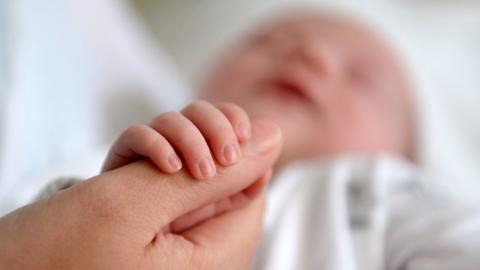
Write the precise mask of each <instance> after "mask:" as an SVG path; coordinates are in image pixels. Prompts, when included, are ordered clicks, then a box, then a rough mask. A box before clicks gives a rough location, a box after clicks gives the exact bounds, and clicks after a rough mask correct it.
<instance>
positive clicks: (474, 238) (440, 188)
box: [253, 157, 480, 270]
mask: <svg viewBox="0 0 480 270" xmlns="http://www.w3.org/2000/svg"><path fill="white" fill-rule="evenodd" d="M443 183H444V181H442V180H441V179H439V178H431V177H424V176H422V174H421V173H419V172H418V171H417V169H416V168H415V167H414V166H413V165H411V164H409V163H406V162H404V161H401V160H397V159H394V158H391V157H378V158H362V157H357V158H352V157H350V158H346V157H345V158H340V159H336V160H333V161H324V162H321V163H319V162H311V163H308V164H301V165H297V166H296V167H293V168H291V169H289V170H287V171H285V172H284V173H282V174H281V175H280V176H279V177H278V178H276V179H275V181H274V182H273V184H272V187H271V190H270V192H269V194H268V201H267V202H268V204H267V215H266V219H265V234H264V238H263V240H262V242H261V245H260V248H259V251H258V253H257V255H256V259H255V263H254V267H253V269H256V270H276V269H305V270H307V269H318V270H321V269H336V270H354V269H355V270H376V269H378V270H380V269H385V270H404V269H408V270H427V269H435V270H443V269H452V270H453V269H455V270H467V269H470V270H473V269H479V268H480V257H479V256H478V250H480V212H478V209H475V208H473V207H461V206H460V204H459V203H458V202H457V201H455V200H454V199H452V198H451V197H450V195H451V194H449V192H448V190H445V186H444V184H443Z"/></svg>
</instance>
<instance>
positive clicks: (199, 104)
mask: <svg viewBox="0 0 480 270" xmlns="http://www.w3.org/2000/svg"><path fill="white" fill-rule="evenodd" d="M182 113H183V115H185V116H186V117H187V118H188V119H190V121H192V123H193V124H195V126H196V127H197V128H198V129H199V130H200V132H201V133H202V134H203V137H205V139H206V140H207V142H208V144H209V145H210V149H211V150H212V152H213V154H214V156H215V159H216V160H217V161H218V163H220V164H221V165H224V166H225V165H231V164H233V163H235V162H237V160H238V159H239V158H240V146H239V144H238V140H237V137H236V135H235V132H234V130H233V128H232V125H231V124H230V122H229V121H228V119H227V117H225V115H224V114H223V113H222V112H221V111H220V110H219V109H217V108H216V107H215V106H213V105H212V104H210V103H208V102H205V101H196V102H194V103H192V104H190V105H189V106H187V107H186V108H185V109H184V110H183V111H182Z"/></svg>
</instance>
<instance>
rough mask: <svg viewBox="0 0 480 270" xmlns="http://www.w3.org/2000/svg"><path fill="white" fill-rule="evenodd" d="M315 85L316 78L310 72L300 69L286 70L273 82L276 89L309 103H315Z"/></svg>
mask: <svg viewBox="0 0 480 270" xmlns="http://www.w3.org/2000/svg"><path fill="white" fill-rule="evenodd" d="M314 84H315V81H314V78H312V76H310V74H309V73H308V72H306V71H303V70H300V69H288V70H285V71H284V72H283V73H281V75H280V76H279V77H277V78H276V79H273V80H272V85H273V86H274V88H275V89H278V90H281V91H284V93H285V92H286V93H287V94H289V95H291V96H296V97H298V98H301V99H303V100H305V101H308V102H314V101H315V96H314V94H315V90H316V89H315V85H314Z"/></svg>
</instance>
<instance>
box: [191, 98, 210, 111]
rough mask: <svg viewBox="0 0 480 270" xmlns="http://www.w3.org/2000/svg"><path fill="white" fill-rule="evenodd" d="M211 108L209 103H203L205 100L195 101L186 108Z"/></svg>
mask: <svg viewBox="0 0 480 270" xmlns="http://www.w3.org/2000/svg"><path fill="white" fill-rule="evenodd" d="M209 106H211V104H210V102H208V101H205V100H195V101H193V102H192V103H190V105H188V106H187V108H191V109H193V110H197V109H203V108H205V107H209Z"/></svg>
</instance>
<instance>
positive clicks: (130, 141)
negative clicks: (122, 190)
mask: <svg viewBox="0 0 480 270" xmlns="http://www.w3.org/2000/svg"><path fill="white" fill-rule="evenodd" d="M142 156H143V157H147V158H149V159H151V160H152V162H153V163H155V165H156V166H157V167H158V168H159V169H160V170H161V171H163V172H166V173H175V172H177V171H179V170H180V169H181V168H182V162H181V161H180V158H178V156H177V154H176V153H175V150H174V149H173V148H172V146H171V145H170V143H169V142H168V141H167V140H166V139H165V138H164V137H163V136H162V135H161V134H159V133H158V132H157V131H155V130H154V129H152V128H151V127H149V126H145V125H136V126H131V127H129V128H128V129H127V130H126V131H125V132H123V133H122V134H121V135H120V137H119V138H118V139H117V140H116V141H115V143H114V144H113V146H112V148H111V149H110V152H109V153H108V155H107V159H106V160H105V163H104V164H103V167H102V172H105V171H110V170H113V169H116V168H119V167H121V166H123V165H126V164H128V163H130V162H132V161H135V160H137V159H139V158H141V157H142Z"/></svg>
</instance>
